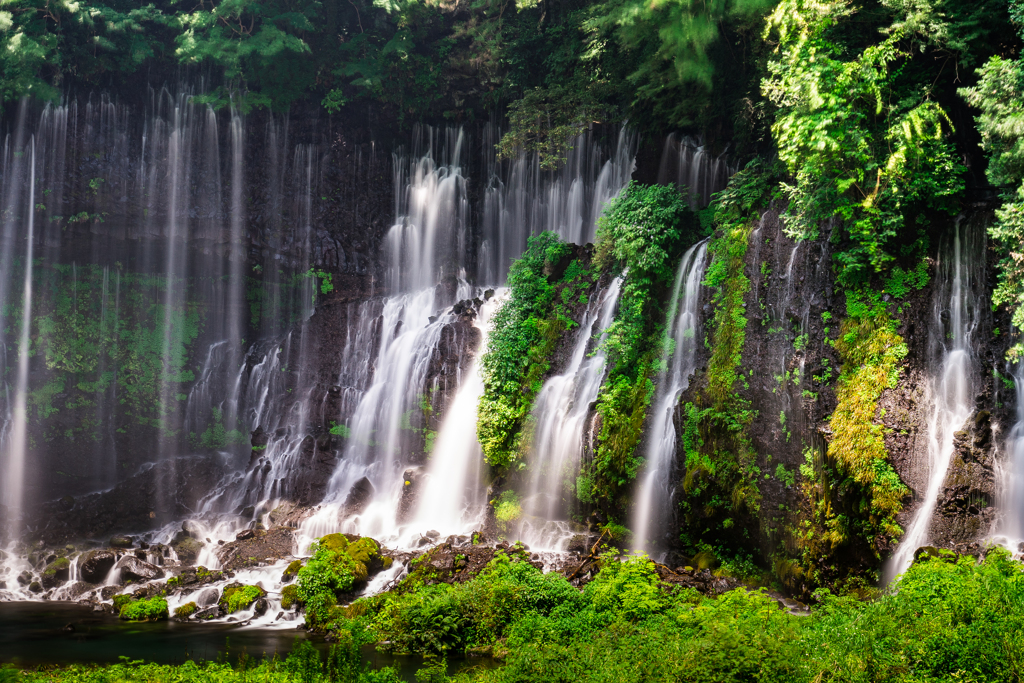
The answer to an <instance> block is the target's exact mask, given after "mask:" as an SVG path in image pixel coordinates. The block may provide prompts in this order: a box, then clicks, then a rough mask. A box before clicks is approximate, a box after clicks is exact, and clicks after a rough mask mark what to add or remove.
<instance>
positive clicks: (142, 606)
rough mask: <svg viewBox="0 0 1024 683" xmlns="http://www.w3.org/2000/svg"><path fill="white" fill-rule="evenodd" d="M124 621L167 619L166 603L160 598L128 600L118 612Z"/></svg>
mask: <svg viewBox="0 0 1024 683" xmlns="http://www.w3.org/2000/svg"><path fill="white" fill-rule="evenodd" d="M118 613H119V614H120V616H121V618H122V619H124V620H126V621H156V620H157V619H166V618H167V601H166V600H164V599H163V598H162V597H160V596H156V597H152V598H144V599H142V600H130V601H128V602H126V603H124V605H123V606H122V607H121V609H120V611H119V612H118Z"/></svg>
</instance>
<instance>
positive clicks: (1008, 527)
mask: <svg viewBox="0 0 1024 683" xmlns="http://www.w3.org/2000/svg"><path fill="white" fill-rule="evenodd" d="M1013 381H1014V385H1015V388H1016V392H1017V421H1016V422H1015V423H1014V425H1013V428H1012V429H1011V430H1010V434H1009V436H1008V437H1007V439H1006V452H1007V458H1006V462H1005V463H1004V464H1003V466H1002V468H1001V471H1000V473H999V474H1000V475H1001V476H1000V480H1001V482H1000V483H1001V486H1000V491H999V508H1000V510H1001V511H1002V517H1001V519H1000V521H999V524H998V527H997V532H996V536H995V539H994V540H996V541H997V542H999V543H1001V544H1002V545H1004V546H1005V547H1006V548H1007V549H1008V550H1010V552H1012V553H1014V554H1015V555H1017V556H1020V554H1021V542H1022V541H1024V364H1018V365H1017V368H1016V371H1015V372H1014V373H1013Z"/></svg>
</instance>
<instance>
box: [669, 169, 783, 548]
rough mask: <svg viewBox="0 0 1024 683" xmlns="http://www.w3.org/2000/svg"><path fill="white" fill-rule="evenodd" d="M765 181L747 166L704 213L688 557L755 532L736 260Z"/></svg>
mask: <svg viewBox="0 0 1024 683" xmlns="http://www.w3.org/2000/svg"><path fill="white" fill-rule="evenodd" d="M770 180H771V170H770V169H766V168H763V167H762V165H761V164H760V163H757V162H754V163H751V164H750V165H749V166H747V168H746V169H744V170H743V171H741V172H740V173H738V174H736V176H734V177H733V179H732V181H731V182H730V184H729V187H728V188H727V189H726V190H725V191H724V192H722V193H721V194H720V195H719V196H718V197H717V198H716V200H715V202H714V203H713V204H712V207H711V208H710V209H709V211H708V213H709V214H711V215H713V217H714V218H713V220H714V223H715V224H716V225H717V226H718V229H717V232H716V233H715V235H714V237H712V239H711V241H710V242H709V244H708V257H709V258H710V262H709V264H708V266H707V270H706V271H705V275H704V285H705V286H707V287H711V288H712V291H713V295H712V302H713V304H714V307H715V308H714V317H713V319H712V320H711V321H710V324H709V332H708V334H707V338H706V340H705V343H706V345H707V346H708V348H709V349H710V353H711V357H710V360H709V361H708V367H707V372H706V374H705V375H704V376H701V377H698V379H697V383H696V385H695V387H696V391H695V392H694V394H695V397H694V400H692V401H690V402H688V403H687V404H686V405H685V406H684V407H683V415H684V422H683V433H682V439H681V440H682V445H683V453H682V455H683V457H684V458H685V465H686V477H685V480H684V482H683V490H684V492H685V497H684V499H683V501H682V502H681V504H680V508H681V511H682V513H683V516H684V519H685V524H684V525H683V528H682V530H681V540H682V542H683V544H684V546H685V547H686V548H687V551H688V552H690V553H691V554H697V553H699V552H709V548H711V547H718V546H723V547H727V548H742V547H744V546H747V545H748V544H749V540H748V539H749V533H750V532H749V529H750V528H751V527H754V528H756V527H757V522H756V521H753V520H756V515H757V512H758V511H759V509H760V500H761V495H760V491H759V489H758V480H759V479H760V474H761V470H760V468H759V467H758V463H757V454H756V453H755V452H754V450H753V448H752V446H751V444H750V440H749V438H748V437H747V435H746V428H747V426H748V425H749V423H750V421H751V420H752V419H753V418H754V412H753V411H752V410H751V408H750V404H749V401H747V399H745V398H744V397H743V395H742V394H741V393H740V392H739V390H740V389H741V388H746V387H747V382H746V379H745V377H744V375H743V373H741V372H740V367H741V364H742V360H743V343H744V341H745V339H746V326H747V317H746V311H745V310H744V296H745V295H746V293H747V291H748V290H749V288H750V279H749V277H748V276H747V274H746V272H745V268H744V263H745V262H744V258H745V256H746V253H747V242H748V237H749V235H750V231H751V229H752V228H753V225H754V224H755V223H756V221H757V218H758V216H757V210H758V208H759V207H761V206H764V205H765V204H766V203H767V200H768V198H769V189H770V187H771V184H770Z"/></svg>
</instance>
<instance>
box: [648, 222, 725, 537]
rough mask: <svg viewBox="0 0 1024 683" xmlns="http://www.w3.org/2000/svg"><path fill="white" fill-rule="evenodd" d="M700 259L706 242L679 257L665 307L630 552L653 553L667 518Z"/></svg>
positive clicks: (694, 340)
mask: <svg viewBox="0 0 1024 683" xmlns="http://www.w3.org/2000/svg"><path fill="white" fill-rule="evenodd" d="M706 257H707V242H700V243H699V244H696V245H694V246H692V247H690V249H689V250H687V252H686V253H685V254H684V255H683V259H682V261H680V263H679V270H678V271H677V272H676V281H675V285H674V287H673V290H672V301H671V303H670V305H669V311H670V314H669V320H670V321H672V327H671V337H667V338H666V343H665V350H664V351H663V353H662V364H663V366H664V369H663V370H662V371H661V373H660V375H659V377H658V393H657V397H656V398H655V402H654V409H653V411H652V412H651V416H650V418H649V419H648V421H647V453H646V461H647V464H646V471H645V473H644V475H643V478H642V480H641V483H640V490H639V492H638V495H637V502H636V510H635V512H634V515H635V516H634V521H633V537H634V539H635V540H634V547H635V548H636V549H638V550H646V551H648V552H650V551H652V550H655V549H657V548H658V545H659V539H660V537H661V531H662V530H663V529H664V528H665V523H666V521H667V520H668V518H669V515H670V501H671V478H670V476H671V469H672V465H673V460H674V458H675V453H676V428H675V424H674V422H673V420H672V418H673V415H674V414H675V409H676V406H677V405H678V403H679V396H680V394H682V392H683V391H684V390H685V389H686V387H687V385H688V384H689V378H690V374H691V373H692V372H693V370H694V361H695V358H696V352H697V344H698V343H699V339H700V335H699V334H698V329H697V324H698V305H699V303H700V292H701V281H702V280H703V278H704V266H705V260H706ZM673 316H674V318H673Z"/></svg>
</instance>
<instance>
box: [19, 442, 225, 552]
mask: <svg viewBox="0 0 1024 683" xmlns="http://www.w3.org/2000/svg"><path fill="white" fill-rule="evenodd" d="M222 473H223V465H222V463H220V462H219V461H218V459H217V458H216V457H214V456H210V457H206V456H192V457H184V458H178V459H176V460H174V461H167V462H163V463H160V464H158V465H156V466H154V467H151V468H149V469H148V470H145V471H143V472H140V473H138V474H136V475H134V476H132V477H130V478H128V479H126V480H124V481H122V482H121V483H120V484H118V485H117V486H115V487H114V488H113V489H111V490H109V491H104V492H103V493H94V494H92V495H89V496H83V497H81V498H78V499H77V501H76V505H75V507H74V509H73V510H71V511H64V510H62V509H61V508H60V506H59V504H58V503H56V502H53V503H47V504H45V505H43V506H42V507H41V509H39V510H38V511H37V512H36V515H37V518H38V519H41V520H45V523H44V524H43V525H42V526H41V528H40V529H39V530H38V531H36V532H34V533H33V534H32V535H31V538H32V539H33V540H35V539H40V540H43V541H45V542H46V544H47V545H63V544H65V543H67V542H69V541H73V540H78V539H81V538H90V537H92V538H95V537H99V538H102V539H110V542H109V544H110V545H111V546H113V547H120V548H130V547H132V545H134V543H133V541H132V539H131V538H130V537H127V536H115V537H113V538H111V537H110V536H109V534H110V533H111V532H114V531H118V530H121V529H125V528H130V529H140V530H142V529H155V528H158V527H160V526H162V525H164V524H166V523H168V522H171V521H174V520H180V519H183V518H185V517H188V516H190V515H191V514H192V511H193V510H195V509H196V508H197V507H198V506H199V501H200V500H201V499H202V498H203V496H205V495H206V493H207V492H208V491H209V490H210V487H211V486H213V485H214V484H216V483H217V481H218V479H219V478H220V476H221V474H222Z"/></svg>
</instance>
